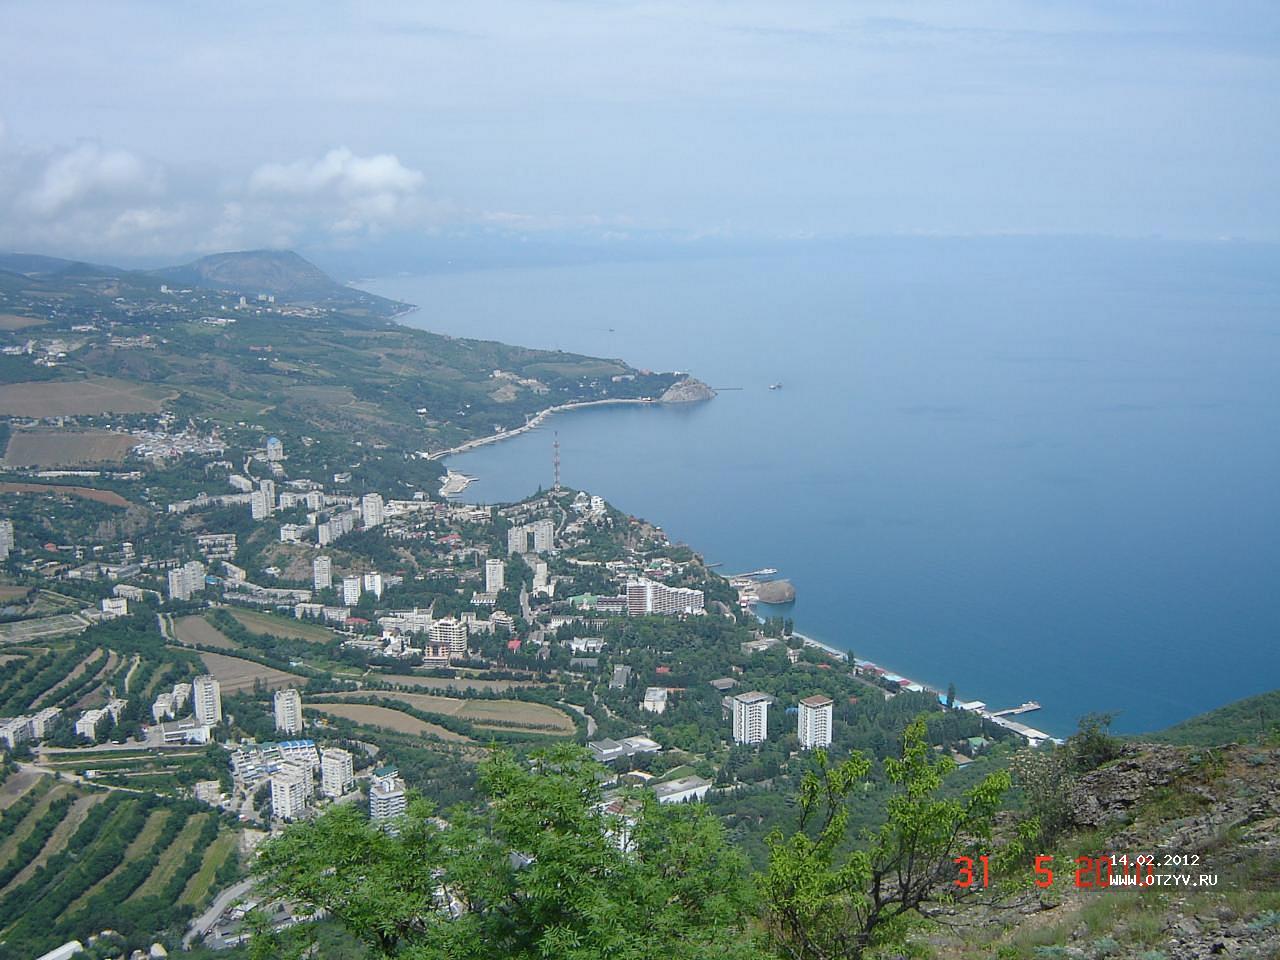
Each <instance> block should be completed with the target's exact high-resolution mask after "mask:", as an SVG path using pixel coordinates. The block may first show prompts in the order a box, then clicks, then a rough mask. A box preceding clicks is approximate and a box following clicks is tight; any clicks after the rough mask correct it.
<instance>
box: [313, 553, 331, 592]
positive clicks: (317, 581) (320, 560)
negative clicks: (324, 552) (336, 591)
mask: <svg viewBox="0 0 1280 960" xmlns="http://www.w3.org/2000/svg"><path fill="white" fill-rule="evenodd" d="M311 585H312V586H313V587H315V589H317V590H328V589H329V588H330V587H332V586H333V560H332V559H330V558H329V557H316V558H315V559H314V560H312V561H311Z"/></svg>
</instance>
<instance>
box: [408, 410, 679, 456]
mask: <svg viewBox="0 0 1280 960" xmlns="http://www.w3.org/2000/svg"><path fill="white" fill-rule="evenodd" d="M658 402H659V401H658V400H655V399H653V398H652V397H637V398H628V397H612V398H608V399H605V400H575V401H573V402H572V403H560V404H557V405H556V406H554V407H547V408H546V409H544V410H539V411H538V412H537V413H535V414H534V415H533V416H532V417H530V418H529V419H528V420H527V421H526V422H525V424H524V425H523V426H520V427H512V428H511V429H510V430H501V431H499V432H498V433H493V434H490V435H489V436H487V437H477V438H476V439H474V440H468V441H467V442H466V443H460V444H458V445H457V446H456V447H449V448H448V449H446V450H436V451H433V452H431V453H428V452H427V451H425V450H419V451H418V456H420V457H422V459H424V460H443V459H444V458H445V457H448V456H452V455H453V454H455V453H466V452H467V451H468V450H474V449H475V448H476V447H483V446H485V445H486V444H490V443H497V442H498V441H499V440H508V439H510V438H511V437H517V436H519V435H520V434H522V433H528V432H529V431H530V430H536V429H537V428H538V427H540V426H542V424H543V422H544V421H546V419H547V418H548V417H550V416H551V415H552V414H556V413H564V412H565V411H568V410H580V409H582V408H584V407H603V406H610V405H614V404H619V403H640V404H651V403H658Z"/></svg>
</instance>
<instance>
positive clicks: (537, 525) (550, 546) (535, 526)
mask: <svg viewBox="0 0 1280 960" xmlns="http://www.w3.org/2000/svg"><path fill="white" fill-rule="evenodd" d="M530 529H531V530H532V532H533V552H534V553H549V552H550V551H552V550H554V549H555V546H556V543H555V540H556V524H555V521H554V520H535V521H534V522H533V523H532V524H531V525H530Z"/></svg>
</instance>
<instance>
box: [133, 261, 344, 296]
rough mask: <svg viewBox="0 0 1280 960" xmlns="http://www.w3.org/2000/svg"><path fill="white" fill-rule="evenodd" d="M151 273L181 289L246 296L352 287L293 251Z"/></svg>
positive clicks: (333, 292) (331, 292)
mask: <svg viewBox="0 0 1280 960" xmlns="http://www.w3.org/2000/svg"><path fill="white" fill-rule="evenodd" d="M150 273H151V274H152V275H153V276H156V277H159V278H161V279H163V280H165V281H167V282H171V283H175V284H179V285H182V286H191V287H204V288H206V289H212V290H231V291H234V292H236V293H243V294H258V293H270V294H275V295H276V296H280V297H285V298H288V299H290V300H301V299H330V298H333V297H335V296H341V297H344V298H349V297H350V296H351V290H350V288H348V287H345V286H343V285H342V284H340V283H338V282H337V281H336V280H334V279H333V278H332V277H330V276H329V275H328V274H327V273H325V272H324V271H323V270H321V269H320V268H319V267H317V266H316V265H315V264H313V263H311V262H310V261H308V260H304V259H303V258H302V257H300V256H298V255H297V254H296V253H294V252H293V251H292V250H244V251H240V252H238V253H215V254H213V255H211V256H208V257H201V258H200V259H199V260H196V261H194V262H192V263H188V264H184V265H182V266H179V267H165V268H163V269H160V270H152V271H150Z"/></svg>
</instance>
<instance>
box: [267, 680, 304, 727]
mask: <svg viewBox="0 0 1280 960" xmlns="http://www.w3.org/2000/svg"><path fill="white" fill-rule="evenodd" d="M273 704H274V706H275V714H276V730H278V731H279V732H280V733H301V732H302V694H300V693H299V692H298V691H297V690H295V689H294V688H293V687H288V688H286V689H284V690H277V691H276V693H275V697H274V700H273Z"/></svg>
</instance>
